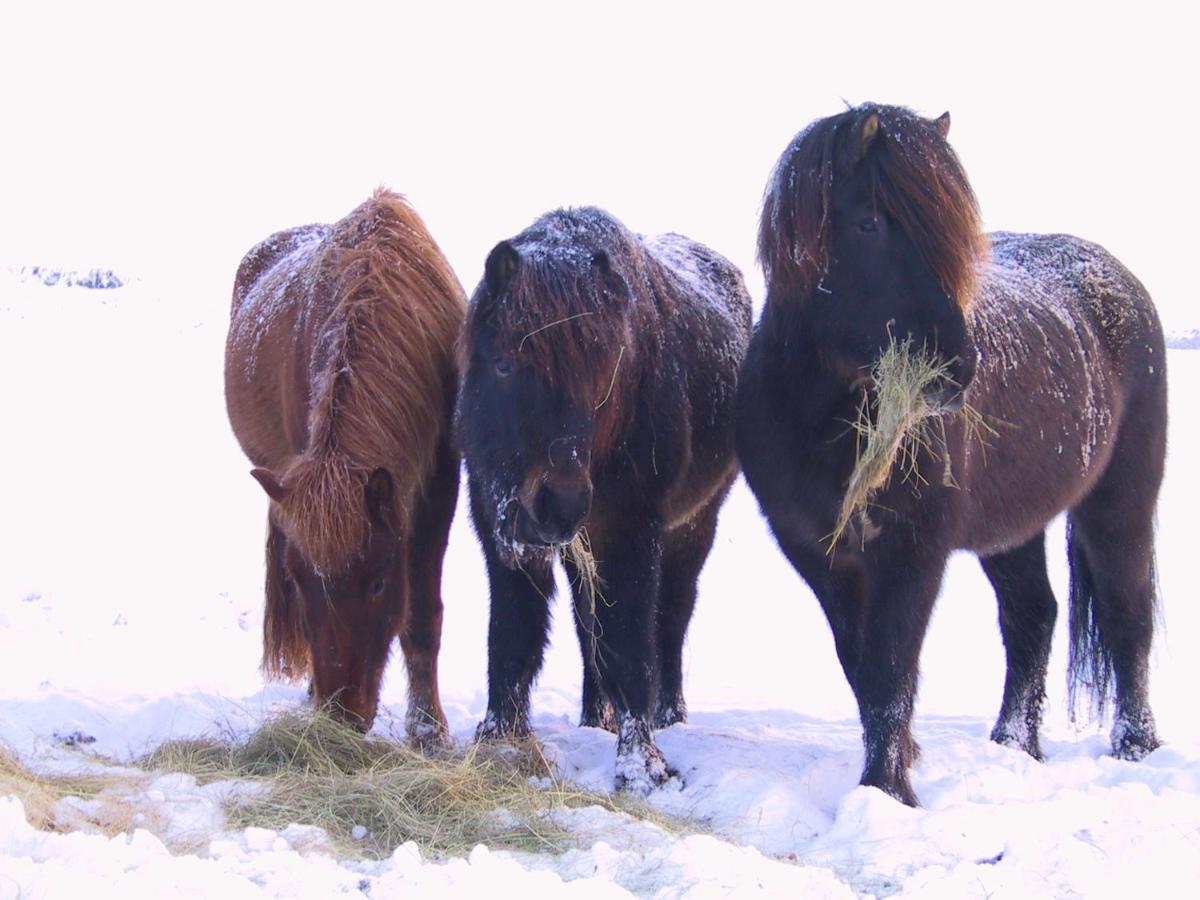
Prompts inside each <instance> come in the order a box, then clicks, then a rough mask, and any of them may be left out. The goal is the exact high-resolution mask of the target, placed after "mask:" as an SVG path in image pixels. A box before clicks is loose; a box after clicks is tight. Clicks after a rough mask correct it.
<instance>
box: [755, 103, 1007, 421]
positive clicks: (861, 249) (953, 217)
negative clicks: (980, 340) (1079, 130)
mask: <svg viewBox="0 0 1200 900" xmlns="http://www.w3.org/2000/svg"><path fill="white" fill-rule="evenodd" d="M949 126H950V117H949V114H948V113H947V114H944V115H942V116H941V117H939V118H938V119H934V120H929V119H924V118H921V117H919V116H917V115H915V114H913V113H911V112H910V111H908V110H904V109H900V108H897V107H888V106H878V105H874V104H867V105H864V106H860V107H858V108H855V109H851V110H849V111H848V112H846V113H843V114H841V115H839V116H834V117H832V118H830V119H824V120H821V121H819V122H816V123H814V124H813V125H812V126H810V127H809V128H808V129H807V130H806V131H804V132H802V133H801V134H800V135H799V136H797V138H796V140H795V141H793V143H792V145H791V146H789V148H788V150H787V151H786V152H785V153H784V156H783V158H782V159H781V160H780V163H779V166H778V167H777V169H776V172H775V175H774V176H773V178H772V182H771V185H770V186H769V187H768V192H767V197H766V200H765V203H764V214H763V223H762V229H761V230H760V234H759V252H760V257H761V258H762V261H763V263H764V266H765V268H766V269H767V274H768V281H769V283H770V285H771V288H772V293H776V292H778V293H779V294H781V295H784V296H787V295H788V294H798V295H799V296H800V297H801V298H803V301H802V302H803V311H802V313H801V315H802V316H803V320H804V323H805V327H806V329H807V330H808V331H809V333H810V334H811V335H812V336H813V338H814V339H815V340H817V341H818V342H819V344H820V347H821V354H822V358H823V359H824V361H825V363H826V364H827V365H829V366H830V367H832V368H833V369H834V370H836V371H838V372H839V373H840V374H841V375H843V376H844V377H845V378H846V379H847V380H848V381H849V382H850V383H851V384H858V383H862V382H865V381H866V379H867V378H868V377H869V371H870V368H871V365H872V363H874V362H875V360H877V359H878V357H879V356H880V353H881V352H882V351H883V350H884V349H886V348H887V346H888V344H889V342H890V341H892V340H893V339H894V340H897V341H903V340H905V339H911V340H912V345H913V346H914V347H915V348H917V349H923V350H924V351H925V352H926V353H927V354H928V355H929V356H930V357H931V358H934V359H937V360H939V361H941V362H944V363H946V364H947V365H948V375H947V377H946V378H945V379H943V380H942V382H941V383H940V384H939V385H938V386H937V387H935V388H934V390H935V392H936V395H935V396H934V397H933V398H932V399H934V400H935V401H937V402H939V403H940V404H941V405H942V406H943V407H944V408H947V409H956V408H957V407H959V406H961V405H962V402H963V393H964V392H965V391H966V389H967V387H968V386H969V385H970V383H971V381H972V379H973V378H974V376H975V368H976V362H977V353H976V350H975V347H974V344H973V341H972V339H971V335H970V331H969V328H968V318H967V316H968V310H969V307H970V304H971V301H972V300H973V297H974V292H975V280H976V268H977V265H978V262H979V259H980V258H981V255H982V254H983V253H985V252H986V251H985V250H984V249H983V248H984V246H985V244H984V239H983V237H982V233H981V229H980V220H979V212H978V207H977V205H976V202H975V197H974V194H973V193H972V191H971V187H970V185H969V183H968V182H967V180H966V176H965V175H964V174H963V171H962V168H961V165H960V164H959V162H958V159H957V157H956V156H955V154H954V151H953V150H952V149H951V148H950V146H949V144H947V143H946V134H947V132H948V130H949Z"/></svg>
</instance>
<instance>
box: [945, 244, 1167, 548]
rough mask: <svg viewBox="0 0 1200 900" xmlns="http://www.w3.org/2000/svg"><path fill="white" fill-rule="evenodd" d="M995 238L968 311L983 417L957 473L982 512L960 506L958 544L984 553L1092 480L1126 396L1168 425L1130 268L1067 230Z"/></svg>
mask: <svg viewBox="0 0 1200 900" xmlns="http://www.w3.org/2000/svg"><path fill="white" fill-rule="evenodd" d="M992 243H993V253H992V261H991V263H990V264H989V265H988V267H987V269H986V270H985V272H984V273H983V277H982V279H981V282H980V292H979V295H978V297H977V299H976V302H975V304H974V307H973V311H972V322H971V327H972V334H973V337H974V339H975V341H976V345H977V347H978V348H979V353H980V363H979V369H978V373H977V377H976V380H975V383H974V385H973V387H972V390H971V392H970V394H969V402H970V404H971V405H972V406H973V407H974V408H975V409H976V410H977V411H978V412H979V413H980V414H981V415H982V421H983V427H982V428H981V429H979V430H978V431H977V432H976V433H974V434H970V435H968V436H967V438H966V439H965V440H964V446H963V455H962V460H961V462H960V463H959V465H958V471H956V472H955V473H954V474H955V476H956V477H957V478H959V479H960V481H962V483H963V485H964V486H965V487H967V488H968V490H967V491H966V496H967V497H968V498H969V502H970V503H971V504H973V505H974V506H976V507H977V508H978V511H979V514H978V515H973V516H965V517H963V522H964V526H965V527H966V528H967V530H968V534H967V535H966V536H965V537H964V540H963V543H964V545H965V546H967V547H969V548H971V549H973V550H975V551H977V552H984V553H989V552H995V551H996V550H998V549H1002V548H1005V547H1009V546H1015V545H1019V544H1021V543H1023V542H1024V541H1026V540H1028V539H1029V538H1031V537H1032V536H1033V535H1034V534H1036V533H1037V532H1038V531H1040V530H1041V528H1042V527H1043V526H1044V523H1045V521H1046V520H1047V519H1048V518H1050V517H1052V516H1054V515H1056V514H1058V513H1059V512H1061V511H1062V510H1064V509H1068V508H1070V507H1072V506H1074V505H1075V504H1076V503H1077V502H1078V501H1079V500H1080V499H1081V498H1083V497H1084V496H1086V495H1087V494H1088V493H1089V492H1090V491H1091V489H1092V487H1093V486H1094V485H1095V483H1096V481H1097V479H1098V478H1099V477H1100V476H1101V475H1102V473H1103V472H1104V470H1105V467H1106V466H1107V464H1108V461H1109V459H1110V457H1111V454H1112V452H1113V448H1114V445H1115V443H1116V440H1117V438H1118V435H1119V433H1120V430H1121V428H1122V426H1123V423H1124V421H1125V418H1126V411H1127V409H1129V407H1130V404H1139V405H1143V406H1144V405H1145V404H1162V405H1164V410H1163V416H1162V419H1161V422H1160V427H1163V428H1165V384H1166V383H1165V378H1163V377H1162V376H1163V364H1164V362H1165V359H1164V358H1163V354H1164V350H1163V338H1162V331H1161V328H1160V327H1159V324H1158V319H1157V316H1156V314H1155V312H1154V308H1153V306H1152V304H1151V302H1150V299H1149V296H1148V295H1147V293H1146V291H1145V289H1144V288H1143V287H1142V285H1141V284H1140V283H1139V282H1138V281H1137V279H1136V278H1134V276H1133V275H1131V274H1130V273H1129V271H1128V270H1127V269H1125V267H1124V266H1122V265H1121V264H1120V263H1119V262H1118V261H1117V260H1116V259H1114V258H1113V257H1112V256H1111V255H1110V254H1108V253H1107V252H1106V251H1105V250H1103V249H1102V248H1101V247H1099V246H1097V245H1095V244H1092V243H1089V242H1087V241H1083V240H1080V239H1078V238H1074V237H1069V236H1066V235H1026V234H1009V233H997V234H995V235H992ZM1157 483H1158V482H1157V479H1155V480H1154V483H1153V485H1150V486H1149V487H1151V488H1156V487H1157ZM984 511H986V512H987V514H986V515H985V514H984Z"/></svg>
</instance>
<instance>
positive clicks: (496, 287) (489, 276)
mask: <svg viewBox="0 0 1200 900" xmlns="http://www.w3.org/2000/svg"><path fill="white" fill-rule="evenodd" d="M520 262H521V255H520V254H519V253H517V248H516V247H514V246H513V245H512V244H510V243H509V242H508V241H501V242H500V243H498V244H497V245H496V246H495V247H493V248H492V252H491V253H489V254H488V258H487V262H486V263H485V264H484V266H483V277H484V280H485V281H486V282H487V286H488V290H489V291H491V292H492V295H493V296H495V295H496V294H499V293H500V292H501V291H502V290H504V287H505V285H507V284H508V282H509V281H510V280H511V279H512V277H513V273H515V272H516V271H517V266H518V265H519V264H520Z"/></svg>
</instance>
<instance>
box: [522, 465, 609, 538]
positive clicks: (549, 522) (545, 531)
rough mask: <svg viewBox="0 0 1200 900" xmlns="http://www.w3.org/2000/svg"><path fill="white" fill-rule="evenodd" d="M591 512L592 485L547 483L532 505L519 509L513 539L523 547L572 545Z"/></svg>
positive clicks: (586, 483)
mask: <svg viewBox="0 0 1200 900" xmlns="http://www.w3.org/2000/svg"><path fill="white" fill-rule="evenodd" d="M591 509H592V486H591V483H590V482H587V481H579V482H570V483H562V482H556V481H552V480H547V481H544V482H543V483H542V484H540V485H539V486H538V488H537V491H536V493H535V494H534V496H533V498H532V502H531V503H528V504H526V503H521V504H520V505H519V506H518V507H517V513H516V521H515V523H514V529H513V536H514V537H515V538H516V540H517V541H518V542H520V543H523V544H534V545H540V546H544V547H557V546H561V545H563V544H569V543H570V542H571V541H572V539H574V537H575V535H576V534H578V533H579V529H580V528H582V527H583V523H584V521H585V520H586V519H587V516H588V513H589V512H591Z"/></svg>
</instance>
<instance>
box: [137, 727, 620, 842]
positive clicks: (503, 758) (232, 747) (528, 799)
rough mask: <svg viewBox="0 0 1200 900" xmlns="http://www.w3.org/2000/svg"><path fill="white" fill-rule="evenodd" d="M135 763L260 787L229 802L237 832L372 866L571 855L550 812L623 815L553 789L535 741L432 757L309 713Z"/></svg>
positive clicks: (599, 801)
mask: <svg viewBox="0 0 1200 900" xmlns="http://www.w3.org/2000/svg"><path fill="white" fill-rule="evenodd" d="M139 765H141V766H142V767H144V768H147V769H154V770H163V771H172V772H184V773H187V774H191V775H193V776H195V777H196V778H197V779H198V780H200V781H206V782H209V781H214V780H227V779H238V778H242V779H254V780H257V781H258V782H259V783H260V784H261V785H262V787H263V790H262V791H260V792H257V793H255V794H253V795H250V796H245V795H241V796H236V797H234V798H232V799H231V800H229V802H228V806H227V808H226V813H227V815H228V817H229V824H230V825H231V826H232V827H236V828H244V827H247V826H251V825H253V826H258V827H262V828H270V829H274V830H281V829H283V828H286V827H287V826H288V825H290V824H292V823H299V824H304V825H316V826H319V827H321V828H323V829H324V830H325V832H326V833H327V834H328V835H329V836H330V839H331V841H332V842H333V843H334V845H335V846H337V848H338V849H339V850H341V851H344V852H347V853H351V854H357V853H361V854H365V855H368V856H373V857H377V858H381V857H385V856H387V855H389V854H390V853H391V852H392V851H393V850H394V849H395V848H396V847H397V846H399V845H400V844H403V843H404V842H406V841H415V842H416V843H417V844H418V846H420V847H421V849H422V850H423V851H425V852H426V853H430V854H434V855H461V854H463V853H466V852H467V851H469V850H470V849H471V848H472V847H473V846H475V845H476V844H479V843H486V844H488V845H489V846H492V847H499V848H505V849H513V850H527V851H546V850H560V849H565V848H566V846H567V842H568V839H569V838H570V835H569V834H568V833H567V832H565V831H564V830H563V829H561V828H560V827H558V826H556V825H555V823H554V820H553V816H552V813H553V812H554V811H555V810H557V809H562V808H566V807H578V806H588V805H599V806H602V807H604V808H607V809H610V810H616V809H617V808H618V806H617V804H616V803H614V801H613V800H612V799H610V798H607V797H601V796H598V795H590V794H586V793H584V792H582V791H579V790H577V789H574V788H572V787H570V786H568V785H565V784H562V783H561V782H558V781H557V780H556V779H555V778H554V777H553V769H552V767H551V766H550V765H549V764H548V763H547V762H546V760H545V758H544V757H543V756H542V754H541V750H540V748H539V747H538V746H537V744H536V742H534V741H529V742H527V743H524V744H521V745H504V746H502V747H498V748H495V749H492V748H486V747H480V746H472V747H470V748H469V749H467V750H466V751H465V752H459V753H447V754H446V755H444V756H441V757H433V758H431V757H428V756H424V755H422V754H420V753H418V752H417V751H415V750H412V749H410V748H409V747H407V746H405V745H403V744H397V743H392V742H390V741H384V740H379V739H374V738H364V737H363V736H362V735H361V734H360V733H358V732H357V731H354V730H353V729H350V728H348V727H346V726H344V725H342V724H340V723H339V722H337V721H335V720H333V719H331V718H330V717H328V716H325V715H321V714H312V713H310V714H306V715H297V714H292V715H286V716H282V717H280V718H278V719H275V720H273V721H271V722H268V723H267V724H266V725H264V726H263V727H262V728H260V729H259V730H258V731H256V732H254V733H253V734H251V735H249V736H248V737H247V738H245V739H244V740H242V741H237V742H231V741H222V740H187V741H173V742H170V743H168V744H164V745H163V746H162V747H159V748H158V749H157V750H155V751H154V752H153V753H151V754H149V755H148V756H146V757H145V758H144V759H142V760H140V761H139ZM622 808H624V806H623V804H622ZM626 811H633V810H626Z"/></svg>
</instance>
